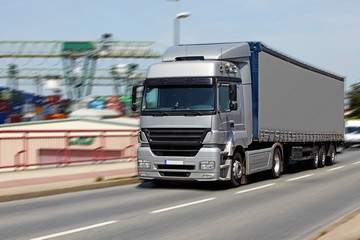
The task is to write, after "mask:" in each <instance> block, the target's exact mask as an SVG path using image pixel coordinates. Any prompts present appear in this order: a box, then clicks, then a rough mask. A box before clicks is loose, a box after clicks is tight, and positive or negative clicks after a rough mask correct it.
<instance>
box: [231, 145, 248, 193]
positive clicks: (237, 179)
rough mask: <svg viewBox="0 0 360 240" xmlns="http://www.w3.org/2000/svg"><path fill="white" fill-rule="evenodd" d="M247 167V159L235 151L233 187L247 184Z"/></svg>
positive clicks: (232, 168)
mask: <svg viewBox="0 0 360 240" xmlns="http://www.w3.org/2000/svg"><path fill="white" fill-rule="evenodd" d="M245 169H246V168H245V159H244V158H243V157H242V156H241V154H240V153H238V152H237V153H235V154H234V157H233V160H232V161H231V178H230V185H231V186H232V187H238V186H240V185H244V184H247V182H248V178H247V176H246V175H245Z"/></svg>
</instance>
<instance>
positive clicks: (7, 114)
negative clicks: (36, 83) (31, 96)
mask: <svg viewBox="0 0 360 240" xmlns="http://www.w3.org/2000/svg"><path fill="white" fill-rule="evenodd" d="M22 98H23V93H22V92H21V91H19V90H14V89H9V88H4V87H2V88H0V100H1V103H0V113H1V116H0V123H1V124H4V123H7V122H8V123H14V122H21V117H22V100H23V99H22Z"/></svg>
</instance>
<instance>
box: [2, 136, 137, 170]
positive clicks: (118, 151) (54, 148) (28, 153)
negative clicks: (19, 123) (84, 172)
mask: <svg viewBox="0 0 360 240" xmlns="http://www.w3.org/2000/svg"><path fill="white" fill-rule="evenodd" d="M136 147H137V130H118V129H117V130H103V129H100V130H99V129H97V130H94V129H92V130H28V131H24V130H0V168H24V169H26V168H27V167H30V166H42V165H54V164H55V165H59V164H63V165H68V164H71V163H79V162H103V161H108V160H117V159H132V158H135V157H136Z"/></svg>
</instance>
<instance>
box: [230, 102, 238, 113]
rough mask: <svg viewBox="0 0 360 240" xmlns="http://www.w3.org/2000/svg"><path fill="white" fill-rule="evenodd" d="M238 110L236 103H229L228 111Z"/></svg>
mask: <svg viewBox="0 0 360 240" xmlns="http://www.w3.org/2000/svg"><path fill="white" fill-rule="evenodd" d="M237 109H238V104H237V102H236V103H230V111H236V110H237Z"/></svg>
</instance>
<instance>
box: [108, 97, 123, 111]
mask: <svg viewBox="0 0 360 240" xmlns="http://www.w3.org/2000/svg"><path fill="white" fill-rule="evenodd" d="M119 100H120V99H119V96H109V97H108V101H107V104H106V108H107V109H111V110H114V111H116V112H118V113H120V114H122V113H123V105H122V103H121V102H120V101H119Z"/></svg>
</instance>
